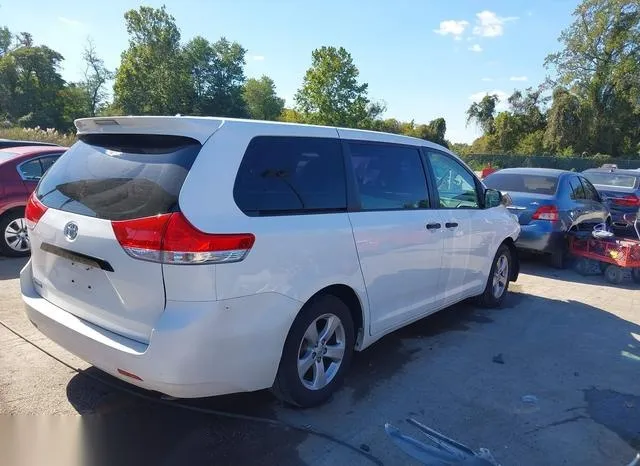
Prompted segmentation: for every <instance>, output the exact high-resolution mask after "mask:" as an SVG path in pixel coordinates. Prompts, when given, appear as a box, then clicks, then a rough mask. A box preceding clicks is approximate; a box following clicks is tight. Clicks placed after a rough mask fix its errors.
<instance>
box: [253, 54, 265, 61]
mask: <svg viewBox="0 0 640 466" xmlns="http://www.w3.org/2000/svg"><path fill="white" fill-rule="evenodd" d="M251 59H252V60H253V61H264V55H253V56H252V57H251Z"/></svg>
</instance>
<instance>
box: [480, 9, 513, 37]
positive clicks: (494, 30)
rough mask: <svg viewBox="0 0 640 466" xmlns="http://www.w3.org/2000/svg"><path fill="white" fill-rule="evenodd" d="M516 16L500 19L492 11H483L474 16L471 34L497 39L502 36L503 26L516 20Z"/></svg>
mask: <svg viewBox="0 0 640 466" xmlns="http://www.w3.org/2000/svg"><path fill="white" fill-rule="evenodd" d="M517 19H518V17H517V16H509V17H506V18H503V17H500V16H498V15H497V14H495V13H494V12H493V11H489V10H484V11H481V12H480V13H477V14H476V25H475V26H474V28H473V33H474V34H475V35H476V36H482V37H498V36H501V35H503V34H504V24H505V23H507V22H509V21H515V20H517Z"/></svg>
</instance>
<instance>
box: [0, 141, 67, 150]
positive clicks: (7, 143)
mask: <svg viewBox="0 0 640 466" xmlns="http://www.w3.org/2000/svg"><path fill="white" fill-rule="evenodd" d="M21 146H53V147H60V146H58V145H57V144H53V143H51V142H40V141H16V140H14V139H0V149H7V148H9V147H21Z"/></svg>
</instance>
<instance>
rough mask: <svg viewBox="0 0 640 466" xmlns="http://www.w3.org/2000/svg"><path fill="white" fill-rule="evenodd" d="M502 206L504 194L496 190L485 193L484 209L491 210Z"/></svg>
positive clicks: (488, 190)
mask: <svg viewBox="0 0 640 466" xmlns="http://www.w3.org/2000/svg"><path fill="white" fill-rule="evenodd" d="M500 204H502V193H501V192H500V191H497V190H495V189H487V190H486V191H485V192H484V208H485V209H491V208H492V207H498V206H499V205H500Z"/></svg>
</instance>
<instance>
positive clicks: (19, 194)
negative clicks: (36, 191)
mask: <svg viewBox="0 0 640 466" xmlns="http://www.w3.org/2000/svg"><path fill="white" fill-rule="evenodd" d="M20 162H22V159H17V160H16V159H12V160H9V161H7V162H4V163H2V164H0V215H1V214H4V213H5V212H6V211H7V210H10V209H13V208H16V207H24V206H25V205H26V203H27V197H28V196H29V192H28V191H27V188H26V187H25V185H24V183H23V182H22V178H21V177H20V175H18V171H17V169H16V165H17V163H20Z"/></svg>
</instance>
